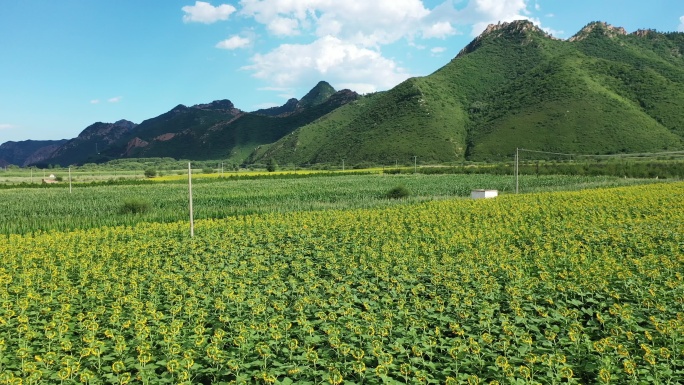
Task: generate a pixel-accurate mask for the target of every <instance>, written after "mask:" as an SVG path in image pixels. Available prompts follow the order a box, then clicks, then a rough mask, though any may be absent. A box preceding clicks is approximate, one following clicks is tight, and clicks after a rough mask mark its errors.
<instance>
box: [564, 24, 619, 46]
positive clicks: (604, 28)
mask: <svg viewBox="0 0 684 385" xmlns="http://www.w3.org/2000/svg"><path fill="white" fill-rule="evenodd" d="M592 33H600V34H602V35H604V36H608V37H611V38H614V37H616V36H625V35H627V31H626V30H625V29H624V28H622V27H614V26H612V25H610V24H608V23H606V22H604V21H596V22H593V23H589V24H587V26H585V27H584V28H582V30H580V31H579V32H577V33H576V34H575V35H574V36H573V37H571V38H570V39H568V41H570V42H573V41H580V40H584V39H586V38H587V37H588V36H589V35H591V34H592Z"/></svg>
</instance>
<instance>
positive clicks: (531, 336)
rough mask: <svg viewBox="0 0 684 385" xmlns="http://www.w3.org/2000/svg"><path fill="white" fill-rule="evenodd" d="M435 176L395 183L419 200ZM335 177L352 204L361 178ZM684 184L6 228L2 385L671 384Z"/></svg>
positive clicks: (682, 260)
mask: <svg viewBox="0 0 684 385" xmlns="http://www.w3.org/2000/svg"><path fill="white" fill-rule="evenodd" d="M435 179H436V178H435ZM377 180H385V179H382V178H377ZM397 180H398V179H392V180H391V182H385V183H387V184H386V185H385V187H386V186H391V185H394V184H395V182H396V181H397ZM432 180H434V179H432V178H424V179H421V178H419V177H414V178H413V179H411V178H406V179H402V181H403V182H404V183H405V185H406V186H408V188H409V189H414V190H415V193H416V194H418V195H419V194H420V191H422V190H420V188H427V189H430V188H432V189H434V188H435V187H434V186H433V187H425V186H426V185H428V184H429V181H432ZM446 180H447V179H445V180H441V181H446ZM307 181H312V182H319V183H321V182H322V181H320V180H317V179H307ZM269 182H271V181H269ZM279 182H282V183H286V184H288V183H289V184H296V183H298V182H301V181H299V180H286V181H279ZM326 182H329V183H334V184H336V185H337V187H336V189H337V190H333V191H339V196H346V195H351V196H352V197H353V194H352V193H351V192H350V191H352V190H356V189H358V188H360V186H365V185H368V184H370V183H369V179H354V178H351V177H340V178H329V179H328V180H326ZM271 183H273V182H271ZM376 183H380V182H376ZM313 184H315V183H313ZM313 184H309V185H307V187H306V188H311V186H312V185H313ZM277 185H278V184H277V183H274V184H273V185H272V186H277ZM345 185H346V187H345ZM445 185H448V183H445ZM236 186H239V184H237V183H236V184H230V183H219V184H208V185H207V186H204V187H206V188H207V189H225V190H228V189H229V188H230V187H234V188H235V187H236ZM249 186H251V187H252V189H253V190H254V191H259V190H258V189H257V188H256V187H258V186H259V184H258V183H256V184H251V185H245V187H243V188H244V189H247V188H249ZM350 186H353V187H350ZM421 186H422V187H421ZM136 187H137V186H136ZM181 187H182V186H175V185H172V186H161V189H160V190H157V188H158V187H154V188H151V187H150V186H140V188H141V189H142V190H141V191H140V192H139V194H143V193H145V192H147V194H150V195H151V196H150V198H152V199H153V200H157V199H159V197H161V196H164V195H170V194H171V192H173V191H176V192H177V194H178V195H182V194H183V192H182V188H181ZM199 187H202V186H198V188H199ZM126 188H128V186H126ZM283 188H284V187H283ZM300 188H304V187H300ZM376 188H378V190H377V191H381V190H382V189H383V188H384V187H382V188H380V187H376ZM449 188H453V187H449ZM145 189H147V190H145ZM174 189H175V190H174ZM289 189H293V188H292V186H289ZM295 190H296V189H295ZM370 190H372V189H371V188H369V191H370ZM11 191H12V190H7V191H2V193H3V194H6V193H7V192H11ZM94 191H99V192H102V193H104V191H105V190H99V189H96V190H94ZM117 191H118V192H119V195H121V194H122V193H123V192H124V191H127V190H117ZM200 191H201V189H198V193H199V192H200ZM296 191H299V190H296ZM377 191H376V192H373V194H376V193H377ZM432 191H433V192H434V191H437V190H432ZM442 191H443V192H444V193H446V192H448V191H453V190H448V189H447V188H446V187H444V190H442ZM23 192H24V193H25V194H28V195H29V196H30V194H34V193H35V194H40V193H51V194H52V193H57V192H59V193H60V194H61V195H53V199H54V200H55V201H59V200H60V199H64V197H65V196H67V195H65V191H64V190H63V189H49V190H39V189H34V190H30V191H28V190H26V191H23ZM271 193H272V194H278V192H271ZM307 193H308V194H312V195H311V196H315V194H316V191H309V192H307ZM75 194H76V193H75ZM263 194H266V193H265V192H264V193H263ZM683 194H684V183H681V182H679V183H661V184H650V185H642V186H630V187H618V188H605V189H594V190H584V191H573V192H542V193H533V194H522V195H513V194H507V195H503V196H500V197H499V198H496V199H491V200H470V199H448V200H439V201H430V202H422V203H415V204H401V205H393V206H390V207H381V206H382V205H377V204H373V205H371V206H373V207H372V208H358V209H351V210H336V209H331V210H318V211H306V212H305V211H300V210H291V211H290V212H272V213H269V214H259V215H248V216H239V217H233V218H226V219H207V220H199V221H197V223H196V236H195V237H194V238H190V237H189V236H188V234H187V225H186V224H185V223H182V222H176V223H167V224H163V223H139V224H138V225H137V226H135V227H131V226H118V227H110V226H102V227H95V228H91V229H84V230H76V231H72V232H51V233H38V234H25V235H17V234H14V235H10V236H9V237H7V238H6V239H5V240H4V241H3V242H2V243H0V255H2V258H1V259H0V305H1V306H0V382H1V383H6V384H55V383H63V384H67V383H88V384H127V383H142V384H177V383H181V384H200V383H201V384H231V383H240V384H245V383H249V384H252V383H264V384H294V383H296V384H362V383H363V384H561V383H570V384H579V383H582V384H589V383H591V384H600V383H603V384H609V383H612V384H650V383H660V384H675V383H678V382H679V381H681V379H682V378H684V349H682V346H684V339H683V337H682V336H684V303H683V300H682V299H683V298H684V276H683V272H684V250H683V248H684V200H682V199H681V197H682V195H683ZM76 196H77V195H74V197H76ZM85 196H87V195H85V193H84V195H83V196H81V197H85ZM116 196H117V194H115V193H111V195H109V198H108V199H110V200H114V199H115V197H116ZM324 196H327V197H328V198H330V197H332V196H333V195H330V193H328V195H324ZM90 197H91V199H93V200H97V199H99V202H104V201H106V200H107V198H103V197H97V196H96V194H91V195H90ZM34 198H35V196H34ZM69 199H71V198H69ZM255 199H256V198H255ZM28 201H30V200H28ZM71 202H72V203H73V205H74V206H75V201H71ZM74 206H72V207H74ZM217 206H220V205H217ZM282 211H286V210H282ZM3 223H4V221H3Z"/></svg>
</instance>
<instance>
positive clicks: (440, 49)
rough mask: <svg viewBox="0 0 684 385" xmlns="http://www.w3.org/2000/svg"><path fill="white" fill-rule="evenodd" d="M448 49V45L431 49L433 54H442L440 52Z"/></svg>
mask: <svg viewBox="0 0 684 385" xmlns="http://www.w3.org/2000/svg"><path fill="white" fill-rule="evenodd" d="M446 50H447V49H446V47H435V48H433V49H431V50H430V52H432V53H433V54H440V53H443V52H446Z"/></svg>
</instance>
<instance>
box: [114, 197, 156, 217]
mask: <svg viewBox="0 0 684 385" xmlns="http://www.w3.org/2000/svg"><path fill="white" fill-rule="evenodd" d="M150 207H151V205H150V202H147V201H144V200H142V199H129V200H126V201H124V203H123V204H122V205H121V208H119V214H143V213H146V212H148V211H150Z"/></svg>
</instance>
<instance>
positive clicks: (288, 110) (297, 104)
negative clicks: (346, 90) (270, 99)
mask: <svg viewBox="0 0 684 385" xmlns="http://www.w3.org/2000/svg"><path fill="white" fill-rule="evenodd" d="M336 92H337V91H335V89H334V88H333V87H332V86H331V85H330V84H329V83H328V82H324V81H321V82H318V84H316V86H315V87H314V88H312V89H311V91H309V92H308V93H307V94H306V95H304V97H303V98H302V100H297V99H296V98H292V99H290V100H288V101H287V103H285V104H284V105H282V106H280V107H271V108H267V109H262V110H257V111H254V112H253V113H254V114H257V115H266V116H285V115H289V114H293V113H296V112H301V111H302V110H304V109H306V108H310V107H315V106H318V105H320V104H323V103H325V102H326V101H327V100H328V99H330V98H331V97H332V96H333V95H334V94H335V93H336Z"/></svg>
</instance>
